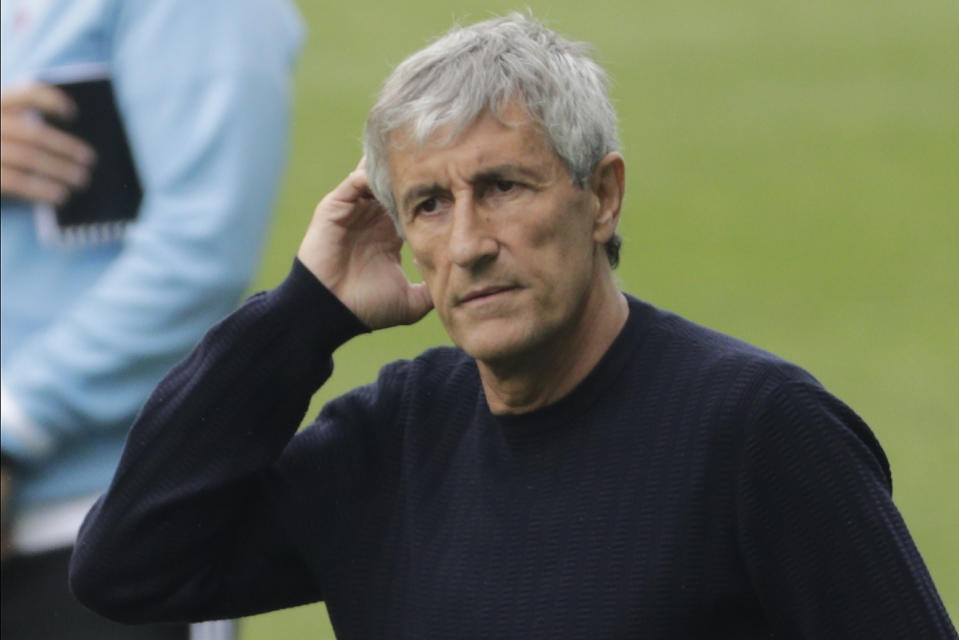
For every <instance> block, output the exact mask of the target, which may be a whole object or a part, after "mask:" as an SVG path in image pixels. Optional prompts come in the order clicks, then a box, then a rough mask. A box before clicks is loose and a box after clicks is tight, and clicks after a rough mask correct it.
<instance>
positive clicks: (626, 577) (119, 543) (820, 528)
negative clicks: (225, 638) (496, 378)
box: [71, 263, 955, 640]
mask: <svg viewBox="0 0 959 640" xmlns="http://www.w3.org/2000/svg"><path fill="white" fill-rule="evenodd" d="M363 331H364V328H363V326H362V325H361V324H359V322H358V321H357V320H356V318H355V317H353V316H352V315H351V314H350V313H349V311H348V310H347V309H345V308H344V307H343V306H342V305H341V304H340V303H339V301H338V300H336V298H335V297H334V296H333V295H332V294H330V293H329V292H328V291H327V290H326V289H325V288H323V286H322V285H321V284H320V283H319V282H318V281H317V280H316V279H315V278H313V277H312V275H310V273H309V272H308V271H307V270H306V269H305V268H304V267H303V266H302V265H300V264H299V263H295V264H294V268H293V271H292V272H291V274H290V276H289V277H288V278H287V279H286V281H285V282H284V283H283V284H282V285H281V286H279V287H278V288H277V289H274V290H273V291H270V292H267V293H262V294H258V295H256V296H254V297H253V298H251V299H250V300H249V301H248V302H247V303H246V304H245V305H244V306H243V307H242V308H241V309H240V310H239V311H237V312H236V313H235V314H233V315H232V316H231V317H229V318H227V319H226V320H224V321H223V322H222V323H220V324H219V325H218V326H216V327H214V328H213V329H212V330H211V331H210V333H209V334H208V335H207V337H206V338H205V339H204V340H203V342H202V343H201V344H200V345H199V346H198V347H197V349H196V350H195V351H194V352H193V354H192V355H191V356H189V358H187V359H186V360H185V361H184V362H182V363H181V364H180V365H179V366H178V367H177V368H176V369H174V370H173V371H172V372H171V373H170V374H169V376H168V377H167V378H166V379H165V380H164V381H163V382H162V383H161V384H160V385H159V387H158V388H157V389H156V391H155V392H154V394H153V396H152V397H151V399H150V400H149V402H148V403H147V405H146V406H145V408H144V409H143V411H142V413H141V415H140V417H139V419H138V420H137V423H136V425H135V426H134V428H133V431H132V432H131V434H130V437H129V440H128V442H127V446H126V451H125V453H124V455H123V459H122V461H121V463H120V466H119V469H118V470H117V472H116V476H115V478H114V481H113V483H112V485H111V487H110V489H109V491H108V492H107V493H106V495H105V496H104V497H103V498H102V499H101V500H100V501H99V502H98V504H97V505H96V506H95V507H94V509H93V510H92V511H91V512H90V514H89V515H88V517H87V520H86V522H85V524H84V527H83V529H82V531H81V534H80V539H79V541H78V543H77V545H76V549H75V552H74V556H73V562H72V571H71V582H72V587H73V589H74V591H75V593H76V594H77V596H78V597H79V598H80V600H81V601H83V602H85V603H86V604H87V605H88V606H90V607H91V608H93V609H94V610H97V611H99V612H101V613H103V614H104V615H107V616H110V617H113V618H116V619H118V620H122V621H129V622H139V621H154V620H183V619H187V620H199V619H209V618H220V617H237V616H243V615H249V614H254V613H258V612H262V611H267V610H271V609H277V608H281V607H289V606H293V605H298V604H303V603H307V602H314V601H317V600H325V601H326V603H327V606H328V609H329V612H330V617H331V620H332V622H333V625H334V628H335V630H336V632H337V635H338V637H340V638H645V639H649V640H656V639H667V638H669V639H675V638H772V637H774V638H870V639H875V638H954V637H955V631H954V629H953V628H952V626H951V624H950V622H949V620H948V617H947V615H946V612H945V609H944V607H943V605H942V603H941V601H940V600H939V598H938V596H937V594H936V592H935V589H934V587H933V584H932V582H931V580H930V578H929V575H928V573H927V571H926V569H925V567H924V565H923V562H922V560H921V558H920V557H919V554H918V552H917V551H916V548H915V546H914V544H913V542H912V540H911V539H910V537H909V534H908V532H907V530H906V527H905V525H904V524H903V521H902V519H901V517H900V515H899V513H898V511H897V510H896V508H895V506H894V505H893V503H892V500H891V497H890V479H889V468H888V464H887V462H886V458H885V456H884V454H883V452H882V450H881V449H880V447H879V444H878V443H877V442H876V440H875V439H874V437H873V435H872V434H871V432H870V431H869V429H868V427H867V426H866V425H865V424H864V423H863V422H862V421H861V420H860V419H859V417H858V416H856V414H855V413H853V411H852V410H850V409H849V408H848V407H846V406H845V405H844V404H842V403H841V402H840V401H839V400H837V399H836V398H834V397H833V396H831V395H829V394H828V393H827V392H826V391H824V390H823V388H822V387H821V386H820V385H819V384H818V383H817V382H816V381H815V380H814V379H813V378H812V377H811V376H810V375H809V374H807V373H805V372H804V371H802V370H801V369H799V368H797V367H796V366H794V365H791V364H788V363H786V362H784V361H782V360H780V359H778V358H776V357H774V356H772V355H770V354H768V353H765V352H763V351H761V350H758V349H756V348H754V347H750V346H748V345H746V344H744V343H742V342H739V341H736V340H733V339H731V338H729V337H726V336H723V335H721V334H718V333H715V332H712V331H710V330H707V329H704V328H702V327H699V326H697V325H695V324H693V323H690V322H688V321H686V320H683V319H682V318H679V317H677V316H675V315H672V314H669V313H665V312H662V311H659V310H657V309H655V308H653V307H651V306H650V305H648V304H645V303H643V302H640V301H639V300H636V299H633V298H630V299H629V319H628V321H627V324H626V326H625V327H624V329H623V331H622V333H621V334H620V335H619V336H618V337H617V339H616V341H615V343H614V344H613V345H612V347H611V348H610V349H609V351H608V353H607V354H606V355H605V356H604V357H603V359H602V360H601V361H600V363H599V364H598V365H597V366H596V368H595V369H594V370H593V371H592V372H591V373H590V375H589V376H588V377H587V378H586V379H585V380H584V381H583V382H582V383H581V384H580V385H579V386H578V387H577V388H576V389H575V390H574V391H573V392H571V393H570V394H569V395H568V396H566V397H565V398H563V399H562V400H560V401H559V402H557V403H555V404H553V405H551V406H549V407H546V408H544V409H541V410H538V411H535V412H532V413H528V414H524V415H520V416H511V417H498V416H495V415H492V414H491V413H490V411H489V408H488V406H487V404H486V399H485V397H484V394H483V390H482V386H481V384H480V380H479V375H478V371H477V368H476V364H475V362H474V361H473V360H472V359H471V358H469V357H468V356H467V355H465V354H464V353H463V352H461V351H459V350H457V349H453V348H440V349H435V350H431V351H428V352H426V353H425V354H423V355H422V356H421V357H419V358H417V359H415V360H413V361H403V362H396V363H393V364H391V365H388V366H386V367H385V368H384V369H383V370H382V372H381V373H380V376H379V379H378V380H377V381H376V382H375V383H374V384H371V385H369V386H366V387H362V388H359V389H356V390H354V391H352V392H350V393H348V394H346V395H345V396H343V397H340V398H339V399H337V400H334V401H332V402H330V403H329V404H328V405H327V406H326V407H325V408H324V410H323V412H322V413H321V415H320V416H319V418H318V419H317V420H316V422H315V423H314V424H313V425H311V426H310V427H308V428H306V429H304V430H303V431H301V432H300V433H298V434H296V435H295V436H294V432H295V431H296V429H297V426H298V425H299V424H300V421H301V419H302V417H303V415H304V412H305V411H306V408H307V406H308V403H309V399H310V396H311V395H312V394H313V392H314V391H315V390H316V389H317V388H318V387H319V386H320V385H321V384H322V383H323V382H324V381H325V380H326V378H327V377H328V376H329V375H330V372H331V370H332V360H331V354H332V352H333V350H334V349H335V348H336V347H337V346H338V345H340V344H342V343H343V342H344V341H346V340H347V339H349V338H350V337H352V336H354V335H356V334H359V333H361V332H363Z"/></svg>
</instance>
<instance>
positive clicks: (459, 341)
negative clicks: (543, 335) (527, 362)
mask: <svg viewBox="0 0 959 640" xmlns="http://www.w3.org/2000/svg"><path fill="white" fill-rule="evenodd" d="M495 325H499V323H494V326H488V327H483V328H482V330H474V331H470V332H466V335H462V336H459V338H455V337H454V340H453V341H454V342H455V343H456V345H457V346H458V347H459V348H460V349H462V350H463V351H465V352H466V353H467V354H469V355H470V356H471V357H472V358H474V359H476V360H479V361H480V362H483V363H485V364H495V363H497V362H505V361H509V360H513V359H515V358H519V357H522V356H523V355H525V354H526V353H528V352H529V351H530V350H531V349H533V348H534V347H535V346H536V343H537V340H536V339H535V336H534V335H532V334H531V332H528V331H525V330H523V328H522V327H520V326H517V324H516V322H515V321H514V322H507V323H505V325H506V326H501V325H500V326H495Z"/></svg>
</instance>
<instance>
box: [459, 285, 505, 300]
mask: <svg viewBox="0 0 959 640" xmlns="http://www.w3.org/2000/svg"><path fill="white" fill-rule="evenodd" d="M514 289H516V287H515V286H512V285H497V286H487V287H482V288H479V289H472V290H470V291H468V292H467V293H466V294H465V295H463V296H461V297H460V299H459V304H466V303H468V302H472V301H474V300H476V301H479V300H483V299H485V298H491V297H493V296H495V295H496V294H498V293H504V292H506V291H513V290H514Z"/></svg>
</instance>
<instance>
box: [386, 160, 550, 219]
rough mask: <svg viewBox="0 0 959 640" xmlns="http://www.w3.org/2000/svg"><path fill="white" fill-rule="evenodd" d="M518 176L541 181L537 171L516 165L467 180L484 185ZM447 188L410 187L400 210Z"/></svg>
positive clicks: (429, 186)
mask: <svg viewBox="0 0 959 640" xmlns="http://www.w3.org/2000/svg"><path fill="white" fill-rule="evenodd" d="M515 175H518V176H520V177H522V178H526V179H528V180H531V181H534V182H538V181H541V180H542V179H543V176H542V173H541V172H539V171H537V170H536V169H535V168H532V167H526V166H522V165H516V164H501V165H497V166H495V167H489V168H486V169H483V170H482V171H479V172H478V173H475V174H473V175H472V176H471V177H470V178H469V183H470V184H484V183H487V184H488V183H490V182H495V181H496V180H502V179H503V177H504V176H507V177H509V176H515ZM446 191H447V188H446V187H444V186H443V185H441V184H439V183H438V182H433V183H429V184H418V185H416V186H414V187H411V188H410V189H409V191H407V192H406V194H405V195H404V196H403V200H402V208H403V209H404V210H406V209H408V208H409V207H410V205H412V204H413V202H415V201H416V200H419V199H420V198H425V197H428V196H429V197H434V196H437V195H440V194H443V193H446Z"/></svg>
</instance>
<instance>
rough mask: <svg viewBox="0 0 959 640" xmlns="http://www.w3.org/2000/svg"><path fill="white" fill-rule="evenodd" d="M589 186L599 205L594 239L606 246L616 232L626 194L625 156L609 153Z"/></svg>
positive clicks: (598, 166)
mask: <svg viewBox="0 0 959 640" xmlns="http://www.w3.org/2000/svg"><path fill="white" fill-rule="evenodd" d="M589 186H590V190H591V191H592V193H593V197H594V198H595V201H596V203H597V205H598V208H597V210H596V219H595V220H594V222H593V239H594V240H595V241H596V242H598V243H600V244H605V243H606V242H607V241H608V240H609V239H610V238H612V237H613V233H615V232H616V225H617V224H619V212H620V210H621V209H622V206H623V195H624V194H625V192H626V163H625V161H624V160H623V155H622V154H621V153H619V152H618V151H610V152H609V153H607V154H606V156H605V157H604V158H603V159H602V160H600V161H599V164H597V165H596V168H595V169H594V170H593V176H592V178H591V179H590V185H589Z"/></svg>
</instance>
